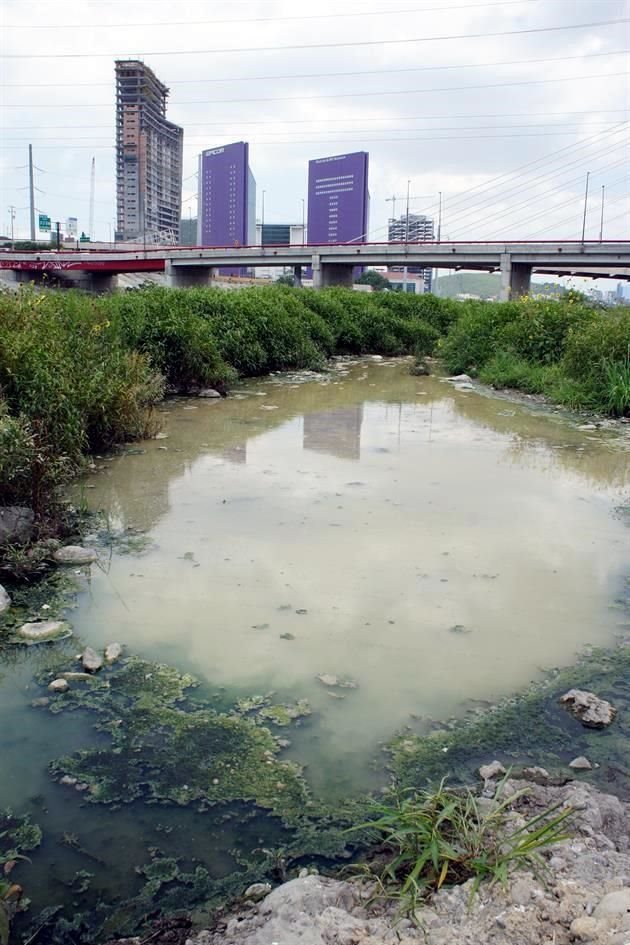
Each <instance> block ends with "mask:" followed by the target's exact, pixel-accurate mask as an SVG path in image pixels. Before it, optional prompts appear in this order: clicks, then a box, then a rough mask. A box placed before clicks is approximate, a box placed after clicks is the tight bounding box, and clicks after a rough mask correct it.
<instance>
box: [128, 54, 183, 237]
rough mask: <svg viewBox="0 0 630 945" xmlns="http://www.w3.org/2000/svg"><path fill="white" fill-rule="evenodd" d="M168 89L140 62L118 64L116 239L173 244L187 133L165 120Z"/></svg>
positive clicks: (134, 60)
mask: <svg viewBox="0 0 630 945" xmlns="http://www.w3.org/2000/svg"><path fill="white" fill-rule="evenodd" d="M168 92H169V90H168V88H167V87H166V86H165V85H164V84H163V83H162V82H160V80H159V79H158V78H157V76H156V75H155V74H154V72H153V71H152V70H151V69H149V68H148V66H145V64H144V63H143V62H140V61H139V60H137V59H123V60H120V59H119V60H117V61H116V205H117V227H116V238H117V239H120V240H142V241H145V242H147V243H175V242H177V240H178V237H179V224H180V216H181V203H182V152H183V143H184V129H183V128H180V127H179V125H175V124H173V122H171V121H167V119H166V99H167V97H168Z"/></svg>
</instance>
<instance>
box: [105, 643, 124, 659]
mask: <svg viewBox="0 0 630 945" xmlns="http://www.w3.org/2000/svg"><path fill="white" fill-rule="evenodd" d="M121 656H122V646H121V645H120V643H108V644H107V646H106V647H105V662H106V663H115V662H116V660H119V659H120V657H121Z"/></svg>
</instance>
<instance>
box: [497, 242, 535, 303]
mask: <svg viewBox="0 0 630 945" xmlns="http://www.w3.org/2000/svg"><path fill="white" fill-rule="evenodd" d="M531 277H532V267H531V265H530V264H529V263H515V262H513V261H512V257H511V255H510V254H509V253H501V295H500V298H501V301H502V302H509V301H510V299H520V298H522V296H524V295H527V294H528V292H529V287H530V284H531Z"/></svg>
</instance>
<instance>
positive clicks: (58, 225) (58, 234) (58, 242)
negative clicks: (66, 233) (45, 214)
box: [55, 220, 61, 252]
mask: <svg viewBox="0 0 630 945" xmlns="http://www.w3.org/2000/svg"><path fill="white" fill-rule="evenodd" d="M55 227H56V229H57V252H59V250H60V249H61V223H60V222H59V220H57V222H56V223H55Z"/></svg>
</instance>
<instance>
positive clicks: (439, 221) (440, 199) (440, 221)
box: [437, 191, 442, 243]
mask: <svg viewBox="0 0 630 945" xmlns="http://www.w3.org/2000/svg"><path fill="white" fill-rule="evenodd" d="M441 239H442V191H440V192H439V207H438V232H437V241H438V243H439V242H440V240H441Z"/></svg>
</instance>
